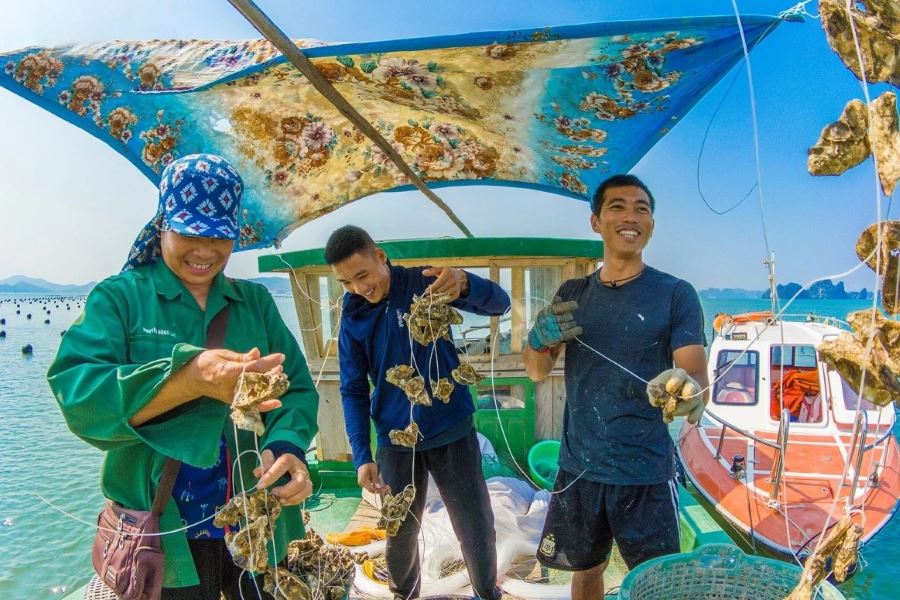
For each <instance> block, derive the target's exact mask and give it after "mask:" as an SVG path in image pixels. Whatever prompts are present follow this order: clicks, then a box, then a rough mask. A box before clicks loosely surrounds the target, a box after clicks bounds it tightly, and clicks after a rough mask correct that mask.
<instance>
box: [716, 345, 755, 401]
mask: <svg viewBox="0 0 900 600" xmlns="http://www.w3.org/2000/svg"><path fill="white" fill-rule="evenodd" d="M713 375H714V377H715V382H716V383H715V386H714V387H713V396H712V397H713V402H714V403H716V404H726V405H747V406H752V405H754V404H756V403H757V402H758V401H759V353H758V352H755V351H748V352H742V351H741V350H723V351H721V352H719V356H718V357H717V359H716V370H715V371H714V372H713Z"/></svg>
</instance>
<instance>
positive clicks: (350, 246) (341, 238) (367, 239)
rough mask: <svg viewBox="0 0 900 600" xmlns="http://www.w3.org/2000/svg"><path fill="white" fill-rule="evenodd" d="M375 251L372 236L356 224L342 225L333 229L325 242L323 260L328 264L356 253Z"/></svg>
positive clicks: (334, 263) (333, 263)
mask: <svg viewBox="0 0 900 600" xmlns="http://www.w3.org/2000/svg"><path fill="white" fill-rule="evenodd" d="M367 252H371V253H374V252H375V241H374V240H373V239H372V236H370V235H369V233H368V232H367V231H366V230H365V229H363V228H362V227H357V226H356V225H344V226H343V227H339V228H337V229H335V230H334V231H333V232H332V233H331V235H330V236H328V241H327V242H326V243H325V262H327V263H328V264H329V265H336V264H337V263H339V262H341V261H342V260H345V259H347V258H350V257H351V256H353V255H354V254H357V253H361V254H363V253H367Z"/></svg>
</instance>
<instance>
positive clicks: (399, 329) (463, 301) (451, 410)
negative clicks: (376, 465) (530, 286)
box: [338, 265, 510, 469]
mask: <svg viewBox="0 0 900 600" xmlns="http://www.w3.org/2000/svg"><path fill="white" fill-rule="evenodd" d="M390 268H391V288H390V291H389V293H388V296H387V298H385V299H383V300H382V301H381V302H379V303H377V304H372V303H370V302H369V301H367V300H366V299H365V298H363V297H362V296H360V295H358V294H352V293H349V292H348V293H345V294H344V304H343V312H342V315H341V331H340V337H339V340H338V353H339V360H340V368H341V398H342V400H343V405H344V423H345V425H346V428H347V436H348V437H349V438H350V448H351V450H352V451H353V464H354V465H355V466H356V468H357V469H358V468H359V467H361V466H362V465H364V464H366V463H370V462H373V460H372V452H371V450H370V447H369V446H370V441H371V438H370V435H369V431H370V429H369V417H371V418H372V420H373V421H374V422H375V431H376V432H377V434H378V445H379V446H390V445H391V441H390V438H389V437H388V434H389V433H390V431H391V430H392V429H404V428H405V427H406V426H407V425H409V422H410V410H409V409H410V402H409V399H408V398H407V397H406V394H405V393H404V392H403V390H401V389H400V388H399V387H397V386H396V385H393V384H391V383H388V382H387V381H386V380H385V378H384V377H385V372H386V371H387V370H388V369H390V368H391V367H394V366H397V365H408V364H410V343H411V344H412V348H413V351H414V352H415V359H416V364H417V365H418V366H419V369H421V370H423V371H424V370H425V369H427V368H428V367H427V365H428V364H429V357H430V356H431V352H432V349H431V346H430V345H429V346H422V345H420V344H419V343H418V342H416V341H412V342H410V337H409V330H408V328H407V326H406V322H404V321H403V315H404V314H405V313H408V312H409V307H410V304H411V303H412V297H413V294H418V295H421V294H422V293H423V292H424V291H425V288H427V287H428V286H429V285H430V284H431V282H433V281H434V280H435V278H434V277H425V276H423V275H422V271H423V270H425V269H427V268H428V267H413V268H406V267H397V266H393V265H391V267H390ZM466 274H467V275H468V278H469V293H468V294H467V295H466V297H465V298H458V299H457V300H456V301H455V302H453V306H454V307H456V308H458V309H460V310H464V311H466V312H471V313H475V314H477V315H489V316H497V315H502V314H503V313H505V312H506V311H507V310H508V309H509V306H510V301H509V295H508V294H507V293H506V292H505V291H503V288H501V287H500V286H499V285H497V284H496V283H494V282H492V281H490V280H486V279H482V278H481V277H478V276H476V275H472V274H471V273H469V272H466ZM436 344H437V356H436V358H432V362H431V364H432V374H431V375H432V378H434V377H435V372H434V369H435V367H434V365H435V363H436V364H437V365H439V368H440V377H447V378H450V372H451V371H452V370H453V369H455V368H457V367H458V366H459V357H458V356H457V354H456V348H455V347H454V346H453V343H452V342H450V341H448V340H445V339H440V340H438V341H437V342H436ZM419 374H420V375H422V376H423V377H425V381H426V386H425V387H426V389H427V390H428V393H429V395H431V389H430V386H429V385H428V384H427V382H428V376H427V374H426V373H424V372H420V373H419ZM370 379H371V381H372V383H373V384H374V390H372V393H371V397H370V396H369V391H370V387H369V380H370ZM451 381H453V380H452V378H451ZM453 384H454V388H453V393H452V394H451V396H450V402H449V403H447V404H444V403H443V402H441V401H440V400H436V399H434V397H433V396H432V404H431V406H418V405H417V406H415V407H413V411H412V414H413V418H414V419H415V421H416V423H417V424H418V426H419V431H420V432H421V433H422V438H421V440H420V444H421V445H422V446H426V447H427V445H428V441H429V440H430V439H434V438H435V437H436V436H438V435H439V434H441V433H443V432H445V431H447V430H448V429H450V428H451V427H453V426H454V425H458V424H460V422H461V421H462V420H463V419H467V418H470V416H471V415H472V413H474V412H475V407H474V404H473V402H472V396H471V394H469V388H468V387H467V386H464V385H460V384H458V383H456V382H453ZM394 447H396V446H394Z"/></svg>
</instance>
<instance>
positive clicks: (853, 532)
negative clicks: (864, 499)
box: [784, 515, 862, 600]
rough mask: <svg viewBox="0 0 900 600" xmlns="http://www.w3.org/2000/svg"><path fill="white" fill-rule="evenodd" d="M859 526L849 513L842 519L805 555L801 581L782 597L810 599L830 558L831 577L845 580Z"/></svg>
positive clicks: (800, 599) (839, 580)
mask: <svg viewBox="0 0 900 600" xmlns="http://www.w3.org/2000/svg"><path fill="white" fill-rule="evenodd" d="M861 535H862V527H860V526H859V525H854V524H853V521H852V518H851V517H850V515H847V516H845V517H844V518H843V519H841V520H840V521H839V522H838V523H837V525H835V526H834V528H833V529H832V530H831V533H829V534H828V537H827V538H826V539H825V541H823V542H822V543H821V545H820V546H819V547H818V548H817V549H816V551H815V552H813V554H812V556H810V557H809V558H807V559H806V564H805V565H804V567H803V573H802V574H801V575H800V583H799V584H798V585H797V587H795V588H794V589H793V591H792V592H791V593H790V594H789V595H788V596H787V597H785V599H784V600H812V599H813V598H815V597H816V596H815V591H816V586H817V585H818V584H819V582H820V581H822V580H823V579H825V575H826V574H827V571H826V565H827V561H828V559H829V558H830V559H831V569H832V571H833V572H834V578H835V579H836V580H837V581H838V582H841V581H845V580H846V579H847V574H848V573H849V572H850V568H851V567H852V566H853V565H854V564H855V563H856V561H857V551H858V549H859V538H860V536H861Z"/></svg>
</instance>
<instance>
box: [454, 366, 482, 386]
mask: <svg viewBox="0 0 900 600" xmlns="http://www.w3.org/2000/svg"><path fill="white" fill-rule="evenodd" d="M450 376H451V377H453V380H454V381H456V383H459V384H461V385H475V384H476V383H478V382H479V381H481V380H482V379H484V378H483V377H482V376H481V375H479V374H478V371H476V370H475V367H473V366H472V365H471V364H469V363H463V364H461V365H459V368H458V369H453V371H451V372H450Z"/></svg>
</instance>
